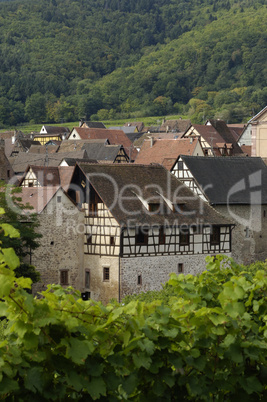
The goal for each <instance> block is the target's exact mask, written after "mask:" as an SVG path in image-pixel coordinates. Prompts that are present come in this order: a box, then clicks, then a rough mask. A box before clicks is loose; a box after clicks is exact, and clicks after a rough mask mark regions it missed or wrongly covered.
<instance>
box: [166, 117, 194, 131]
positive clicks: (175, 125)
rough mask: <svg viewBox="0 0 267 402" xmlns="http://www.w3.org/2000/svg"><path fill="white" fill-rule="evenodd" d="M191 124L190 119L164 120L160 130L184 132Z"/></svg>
mask: <svg viewBox="0 0 267 402" xmlns="http://www.w3.org/2000/svg"><path fill="white" fill-rule="evenodd" d="M190 126H191V121H190V120H189V119H177V120H164V121H163V122H162V124H161V126H160V129H159V130H160V131H165V132H168V131H173V132H177V133H184V132H185V131H186V130H187V129H188V127H190Z"/></svg>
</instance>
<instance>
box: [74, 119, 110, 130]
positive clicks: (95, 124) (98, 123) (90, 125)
mask: <svg viewBox="0 0 267 402" xmlns="http://www.w3.org/2000/svg"><path fill="white" fill-rule="evenodd" d="M80 125H85V126H87V127H88V128H106V126H105V124H104V123H102V122H101V121H83V120H82V121H81V122H80Z"/></svg>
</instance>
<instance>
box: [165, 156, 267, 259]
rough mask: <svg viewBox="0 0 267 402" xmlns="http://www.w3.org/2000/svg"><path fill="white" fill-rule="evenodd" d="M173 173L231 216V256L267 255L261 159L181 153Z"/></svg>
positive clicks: (266, 182) (265, 176) (265, 179)
mask: <svg viewBox="0 0 267 402" xmlns="http://www.w3.org/2000/svg"><path fill="white" fill-rule="evenodd" d="M172 173H173V174H174V175H175V176H176V177H177V178H178V179H179V180H181V181H182V182H183V183H184V184H185V185H186V186H187V187H189V188H190V189H191V190H192V191H193V192H194V193H195V194H196V195H198V196H199V197H201V198H202V199H203V201H205V202H207V203H209V204H210V205H211V206H212V207H213V208H215V209H216V210H217V211H218V212H219V213H220V214H222V215H223V216H225V217H227V218H228V219H229V218H230V219H232V220H233V221H234V222H235V227H234V229H233V231H232V256H233V258H234V259H235V260H236V261H237V262H239V263H245V264H249V263H251V262H253V261H256V260H262V261H264V260H265V259H266V258H267V250H266V240H267V215H266V211H267V167H266V165H265V164H264V162H263V160H262V159H261V158H257V157H246V158H240V157H230V158H223V157H221V158H205V157H192V156H187V155H183V156H180V158H179V160H178V162H177V164H176V165H175V167H174V168H173V170H172Z"/></svg>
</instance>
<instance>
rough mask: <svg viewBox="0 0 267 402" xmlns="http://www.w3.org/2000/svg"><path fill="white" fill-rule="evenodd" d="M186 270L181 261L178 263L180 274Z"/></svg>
mask: <svg viewBox="0 0 267 402" xmlns="http://www.w3.org/2000/svg"><path fill="white" fill-rule="evenodd" d="M183 272H184V264H182V263H179V264H178V274H181V273H183Z"/></svg>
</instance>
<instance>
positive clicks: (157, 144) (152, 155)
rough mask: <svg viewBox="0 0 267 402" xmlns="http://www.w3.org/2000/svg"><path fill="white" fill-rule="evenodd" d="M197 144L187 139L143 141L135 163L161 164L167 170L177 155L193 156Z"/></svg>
mask: <svg viewBox="0 0 267 402" xmlns="http://www.w3.org/2000/svg"><path fill="white" fill-rule="evenodd" d="M197 143H198V140H197V139H196V138H195V139H193V141H192V140H190V139H189V138H183V139H176V140H174V139H172V140H162V139H160V140H153V139H150V140H145V141H144V142H143V145H142V147H141V149H140V151H139V154H138V155H137V157H136V160H135V163H139V164H144V165H149V164H150V163H159V164H163V165H164V166H165V167H166V169H168V170H169V166H170V165H171V164H172V161H173V163H174V162H175V160H176V159H177V158H178V156H179V155H193V152H194V150H195V148H196V145H197ZM152 144H153V145H152ZM172 166H173V164H172ZM172 166H171V167H170V169H171V168H172Z"/></svg>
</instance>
